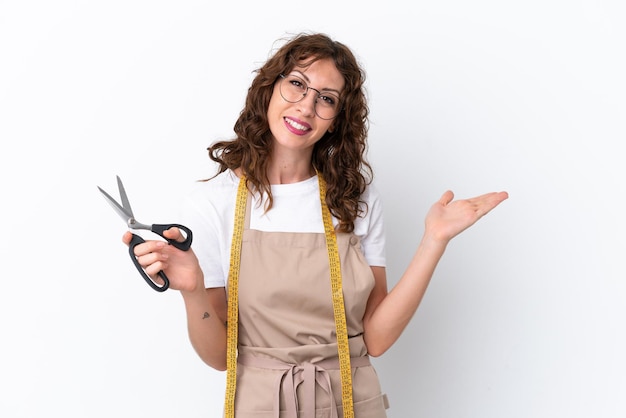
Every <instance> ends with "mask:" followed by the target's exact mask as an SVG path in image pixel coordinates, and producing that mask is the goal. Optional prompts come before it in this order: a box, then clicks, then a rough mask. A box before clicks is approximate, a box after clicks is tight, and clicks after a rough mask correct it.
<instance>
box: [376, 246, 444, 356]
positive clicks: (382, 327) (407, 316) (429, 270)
mask: <svg viewBox="0 0 626 418" xmlns="http://www.w3.org/2000/svg"><path fill="white" fill-rule="evenodd" d="M446 245H447V241H440V240H435V239H432V238H429V237H424V238H423V239H422V242H421V243H420V245H419V246H418V248H417V250H416V252H415V254H414V256H413V258H412V260H411V262H410V263H409V265H408V267H407V269H406V270H405V272H404V274H403V275H402V277H401V278H400V280H399V281H398V283H397V284H396V285H395V286H394V287H393V289H392V290H391V291H390V292H389V294H387V295H386V296H385V297H384V298H383V299H382V300H381V302H380V303H379V304H378V305H377V306H376V309H375V310H374V311H373V312H372V313H371V315H370V316H369V318H367V319H366V321H365V322H364V327H365V332H364V337H365V343H366V345H367V348H368V352H369V353H370V354H371V355H373V356H379V355H382V354H383V353H384V352H385V351H387V350H388V349H389V347H391V346H392V345H393V343H394V342H396V340H397V339H398V338H399V337H400V335H401V334H402V332H403V331H404V329H405V328H406V326H407V325H408V323H409V322H410V320H411V318H412V317H413V315H414V314H415V312H416V311H417V308H418V307H419V305H420V303H421V301H422V299H423V297H424V294H425V293H426V289H427V288H428V284H429V283H430V280H431V278H432V276H433V273H434V271H435V268H436V267H437V264H438V263H439V260H440V259H441V256H442V255H443V253H444V251H445V249H446Z"/></svg>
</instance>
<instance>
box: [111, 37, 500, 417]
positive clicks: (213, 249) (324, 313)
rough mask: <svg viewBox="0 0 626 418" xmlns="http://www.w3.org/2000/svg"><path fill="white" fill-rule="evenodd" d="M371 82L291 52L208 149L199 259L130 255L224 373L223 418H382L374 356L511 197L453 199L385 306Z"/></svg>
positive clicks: (326, 49) (299, 43)
mask: <svg viewBox="0 0 626 418" xmlns="http://www.w3.org/2000/svg"><path fill="white" fill-rule="evenodd" d="M364 78H365V77H364V72H363V71H362V69H361V68H360V67H359V65H358V63H357V61H356V59H355V57H354V55H353V54H352V53H351V51H350V50H349V49H348V48H347V47H346V46H345V45H343V44H341V43H339V42H336V41H333V40H332V39H330V38H329V37H328V36H326V35H323V34H300V35H297V36H295V37H294V38H292V39H291V40H289V41H288V42H287V43H286V44H285V45H284V46H282V47H281V48H280V49H278V50H277V51H276V52H275V54H274V55H273V56H272V57H271V58H270V59H269V60H268V61H267V62H266V63H265V64H264V65H263V66H262V67H261V68H260V69H259V70H258V71H257V75H256V77H255V79H254V80H253V82H252V85H251V87H250V88H249V90H248V95H247V99H246V103H245V107H244V109H243V111H242V112H241V114H240V116H239V119H238V120H237V122H236V124H235V133H236V138H235V139H234V140H232V141H222V142H217V143H215V144H214V145H212V146H211V147H210V148H209V155H210V157H211V158H212V159H213V160H214V161H216V162H217V163H218V164H219V170H218V173H217V175H216V176H214V177H213V178H211V179H210V180H208V181H205V182H200V183H198V185H197V188H196V189H195V190H193V191H192V192H191V193H190V196H189V198H188V199H187V201H186V202H185V204H184V205H183V207H184V209H183V212H184V213H183V219H182V223H183V224H186V225H187V226H189V227H190V228H191V229H192V230H193V231H194V239H195V241H194V245H193V249H192V250H191V251H188V252H183V251H179V250H177V249H175V248H174V247H172V246H168V245H167V244H166V243H164V242H161V241H148V242H146V243H145V244H143V245H140V246H138V247H136V250H135V254H136V255H137V257H138V260H139V262H140V263H141V265H142V266H143V267H144V268H145V270H146V272H147V273H148V274H150V275H152V276H154V275H155V274H156V273H157V272H158V271H159V270H163V271H164V272H165V273H166V274H167V276H168V277H169V278H170V287H171V288H173V289H178V290H180V291H181V294H182V296H183V299H184V302H185V307H186V313H187V319H188V330H189V336H190V340H191V343H192V345H193V347H194V348H195V350H196V352H197V353H198V355H199V356H200V357H201V358H202V360H203V361H204V362H206V363H207V364H208V365H209V366H211V367H213V368H215V369H218V370H225V369H228V375H227V384H228V386H227V395H226V403H225V415H226V416H232V415H233V413H234V416H236V417H237V418H246V417H255V418H260V417H279V416H281V417H283V416H284V417H288V418H295V417H296V416H304V417H310V418H313V417H322V416H323V417H326V416H328V417H333V416H346V417H351V416H356V417H357V418H381V417H385V416H386V414H385V409H386V407H387V403H386V398H385V396H384V394H383V393H382V392H381V389H380V386H379V383H378V378H377V376H376V372H375V370H374V369H373V367H372V366H371V364H370V363H369V356H380V355H382V354H383V353H384V352H385V351H386V350H387V349H388V348H389V347H390V346H391V345H392V344H393V343H394V342H395V341H396V340H397V339H398V337H399V336H400V334H401V333H402V331H403V330H404V328H405V327H406V325H407V324H408V322H409V321H410V319H411V317H412V316H413V314H414V313H415V311H416V309H417V307H418V306H419V304H420V301H421V299H422V296H423V295H424V293H425V291H426V287H427V286H428V283H429V281H430V278H431V276H432V274H433V271H434V269H435V267H436V265H437V263H438V262H439V260H440V258H441V256H442V255H443V253H444V251H445V248H446V246H447V244H448V242H449V241H450V240H451V239H452V238H453V237H454V236H456V235H458V234H459V233H460V232H462V231H463V230H465V229H466V228H468V227H469V226H471V225H473V224H474V223H475V222H476V221H477V220H478V219H480V218H481V217H482V216H483V215H485V214H486V213H488V212H489V211H490V210H492V209H493V208H494V207H495V206H497V205H498V204H499V203H500V202H502V201H503V200H504V199H506V198H507V197H508V195H507V193H506V192H500V193H488V194H485V195H482V196H478V197H475V198H472V199H467V200H456V201H453V197H454V196H453V194H452V192H450V191H447V192H445V193H444V194H443V196H442V197H441V199H440V200H439V201H438V202H436V203H435V204H434V205H433V206H432V207H431V209H430V211H429V212H428V214H427V216H426V221H425V230H424V235H423V237H422V240H421V242H420V244H419V246H418V248H417V250H416V253H415V256H414V257H413V259H412V261H411V262H410V264H409V266H408V268H407V269H406V272H405V273H404V274H403V276H402V277H401V279H400V280H399V281H398V283H397V285H396V286H395V287H394V288H393V289H392V290H391V291H390V292H388V290H387V280H386V275H385V256H384V230H383V223H382V219H383V216H382V210H381V203H380V201H379V197H378V194H377V193H376V191H375V189H374V188H373V187H372V186H371V179H372V177H371V176H372V173H371V168H370V166H369V164H368V163H367V161H366V159H365V151H366V137H367V126H368V125H367V118H368V112H369V111H368V108H367V103H366V99H365V95H364V90H363V83H364ZM240 186H241V187H240ZM167 234H168V237H169V238H173V239H182V236H180V232H179V231H178V230H176V229H171V230H170V231H167ZM130 237H131V236H130V233H126V234H125V235H124V238H123V240H124V242H125V243H126V244H128V243H129V241H130ZM155 280H157V281H158V278H155ZM337 286H340V287H339V288H338V287H337ZM337 289H339V291H337ZM229 304H230V305H229ZM229 319H230V322H229V321H228V320H229ZM233 322H234V323H233ZM235 339H236V340H235ZM229 342H230V346H229ZM234 344H236V347H234ZM235 349H236V350H237V353H236V354H235ZM235 376H236V377H235ZM298 411H300V414H299V415H298Z"/></svg>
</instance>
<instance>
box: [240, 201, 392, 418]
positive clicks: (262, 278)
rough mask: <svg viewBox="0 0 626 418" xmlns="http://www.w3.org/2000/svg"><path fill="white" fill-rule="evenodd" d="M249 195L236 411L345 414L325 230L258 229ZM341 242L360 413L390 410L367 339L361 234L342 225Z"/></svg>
mask: <svg viewBox="0 0 626 418" xmlns="http://www.w3.org/2000/svg"><path fill="white" fill-rule="evenodd" d="M251 201H252V198H251V196H248V199H247V208H246V217H245V226H244V233H243V242H242V249H241V267H240V273H239V347H238V367H237V393H236V397H235V417H236V418H297V417H300V418H334V417H339V418H342V417H343V413H342V405H341V403H342V401H341V378H340V372H339V362H338V354H337V342H336V341H337V336H336V332H335V320H334V316H333V306H332V296H331V285H330V269H329V261H328V252H327V248H326V238H325V235H324V234H323V233H286V232H264V231H257V230H252V229H250V202H251ZM320 210H321V209H320ZM337 245H338V248H339V257H340V260H341V271H342V280H343V293H344V301H345V308H346V318H347V328H348V336H349V344H350V355H351V365H352V383H353V401H354V416H355V418H385V417H386V413H385V409H386V408H387V407H388V404H387V398H386V396H385V395H384V394H382V393H381V390H380V384H379V381H378V376H377V375H376V371H375V370H374V368H373V367H372V366H371V364H370V362H369V357H368V356H367V351H366V347H365V344H364V341H363V324H362V318H363V314H364V312H365V306H366V303H367V299H368V297H369V294H370V292H371V290H372V288H373V286H374V277H373V274H372V271H371V269H370V267H369V265H368V263H367V262H366V260H365V258H364V256H363V254H362V252H361V249H360V241H359V239H358V238H357V237H356V236H355V235H353V234H343V233H338V234H337Z"/></svg>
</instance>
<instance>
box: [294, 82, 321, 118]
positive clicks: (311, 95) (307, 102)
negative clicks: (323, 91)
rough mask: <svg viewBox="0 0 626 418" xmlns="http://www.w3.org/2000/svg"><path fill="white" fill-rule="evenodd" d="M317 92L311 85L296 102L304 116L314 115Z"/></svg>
mask: <svg viewBox="0 0 626 418" xmlns="http://www.w3.org/2000/svg"><path fill="white" fill-rule="evenodd" d="M318 94H319V93H318V92H317V90H315V89H312V88H311V87H308V88H307V91H306V93H305V95H304V98H302V100H300V101H299V102H298V105H299V107H300V109H301V111H302V114H304V115H306V116H313V115H315V103H316V102H317V96H318Z"/></svg>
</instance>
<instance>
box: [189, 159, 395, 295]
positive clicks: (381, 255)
mask: <svg viewBox="0 0 626 418" xmlns="http://www.w3.org/2000/svg"><path fill="white" fill-rule="evenodd" d="M238 186H239V178H238V177H237V176H236V175H235V174H234V173H233V172H232V171H230V170H227V171H225V172H223V173H221V174H219V175H218V176H216V177H215V178H213V179H211V180H209V181H204V182H198V183H197V184H195V185H194V186H193V187H192V189H191V190H190V191H189V193H188V194H187V195H186V196H185V198H184V199H185V201H184V202H183V204H182V205H180V207H181V208H182V209H181V214H180V218H179V219H180V223H181V224H183V225H185V226H187V227H189V228H190V229H191V230H192V232H193V243H192V248H193V250H194V252H195V253H196V256H197V257H198V260H199V262H200V267H201V268H202V271H203V273H204V283H205V286H206V287H207V288H209V287H223V286H225V285H226V280H227V278H228V270H229V264H230V247H231V241H232V235H233V223H234V217H235V203H236V198H237V188H238ZM271 188H272V196H273V198H274V203H273V206H272V209H270V210H269V211H268V212H267V213H265V209H264V205H263V203H261V204H260V205H259V204H258V196H257V195H256V194H255V195H254V200H253V201H252V207H251V213H250V228H251V229H256V230H260V231H267V232H314V233H324V222H323V220H322V211H321V208H320V200H319V184H318V179H317V176H314V177H312V178H310V179H307V180H305V181H302V182H299V183H292V184H280V185H272V186H271ZM362 198H363V200H364V201H365V202H366V203H367V211H366V212H365V213H364V214H363V215H361V217H358V218H357V219H356V220H355V222H354V234H355V235H356V236H358V237H359V238H360V239H361V248H362V251H363V255H364V256H365V259H366V260H367V261H368V263H369V264H370V265H371V266H385V234H384V226H383V213H382V205H381V201H380V198H379V195H378V193H377V192H376V190H375V188H374V187H373V186H372V185H370V186H368V188H367V189H366V191H365V193H364V194H363V196H362ZM333 223H334V224H335V226H336V225H337V223H338V221H337V219H335V218H334V217H333Z"/></svg>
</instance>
